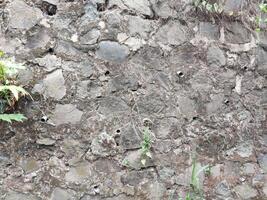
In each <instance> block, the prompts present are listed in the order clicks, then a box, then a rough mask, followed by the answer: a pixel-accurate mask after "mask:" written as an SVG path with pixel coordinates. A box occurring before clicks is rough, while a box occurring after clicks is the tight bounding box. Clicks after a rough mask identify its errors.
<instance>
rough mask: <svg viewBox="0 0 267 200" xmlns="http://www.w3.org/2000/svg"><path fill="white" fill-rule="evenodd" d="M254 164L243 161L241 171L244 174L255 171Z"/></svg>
mask: <svg viewBox="0 0 267 200" xmlns="http://www.w3.org/2000/svg"><path fill="white" fill-rule="evenodd" d="M255 169H256V165H255V164H253V163H245V164H244V166H243V173H244V174H246V175H251V174H254V173H255Z"/></svg>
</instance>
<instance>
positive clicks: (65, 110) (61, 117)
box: [51, 104, 83, 125]
mask: <svg viewBox="0 0 267 200" xmlns="http://www.w3.org/2000/svg"><path fill="white" fill-rule="evenodd" d="M82 115H83V112H82V111H80V110H78V109H77V108H76V107H75V106H74V105H72V104H65V105H61V104H57V105H56V108H55V111H54V115H53V117H52V119H51V120H52V122H54V123H55V124H56V125H61V124H77V123H79V122H80V120H81V117H82Z"/></svg>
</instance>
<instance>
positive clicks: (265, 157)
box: [258, 154, 267, 173]
mask: <svg viewBox="0 0 267 200" xmlns="http://www.w3.org/2000/svg"><path fill="white" fill-rule="evenodd" d="M258 162H259V164H260V167H261V168H262V170H263V171H264V173H267V154H261V155H259V157H258Z"/></svg>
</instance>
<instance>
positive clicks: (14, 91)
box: [0, 85, 30, 101]
mask: <svg viewBox="0 0 267 200" xmlns="http://www.w3.org/2000/svg"><path fill="white" fill-rule="evenodd" d="M6 90H9V91H10V92H11V93H12V94H13V96H14V97H15V99H16V100H17V101H18V100H19V94H20V93H21V94H22V95H23V96H25V95H29V96H30V94H29V93H28V92H27V91H26V90H25V89H23V88H22V87H19V86H15V85H3V86H0V92H4V91H6Z"/></svg>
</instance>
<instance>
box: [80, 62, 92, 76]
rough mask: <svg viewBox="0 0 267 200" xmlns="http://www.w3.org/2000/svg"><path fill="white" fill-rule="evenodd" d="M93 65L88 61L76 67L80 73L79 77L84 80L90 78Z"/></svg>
mask: <svg viewBox="0 0 267 200" xmlns="http://www.w3.org/2000/svg"><path fill="white" fill-rule="evenodd" d="M92 65H93V64H92V63H91V62H90V61H84V62H81V63H80V64H79V65H78V68H79V70H80V72H81V75H82V76H83V77H85V78H90V77H91V76H92V75H93V72H94V71H93V66H92Z"/></svg>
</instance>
